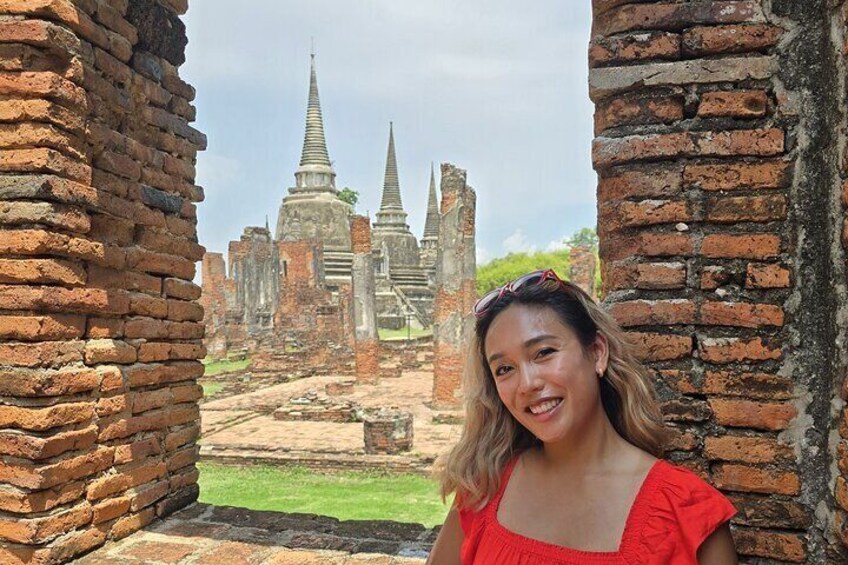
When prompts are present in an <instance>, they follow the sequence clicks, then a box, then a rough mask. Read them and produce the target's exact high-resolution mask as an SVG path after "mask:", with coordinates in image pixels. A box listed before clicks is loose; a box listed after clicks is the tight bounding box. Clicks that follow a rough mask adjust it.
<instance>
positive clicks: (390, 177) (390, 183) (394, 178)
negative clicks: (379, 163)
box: [380, 122, 403, 210]
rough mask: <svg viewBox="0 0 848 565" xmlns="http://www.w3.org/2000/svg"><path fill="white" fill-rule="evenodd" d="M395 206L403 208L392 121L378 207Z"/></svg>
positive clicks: (383, 208)
mask: <svg viewBox="0 0 848 565" xmlns="http://www.w3.org/2000/svg"><path fill="white" fill-rule="evenodd" d="M387 208H396V209H400V210H403V204H402V203H401V201H400V181H398V169H397V158H396V157H395V134H394V131H393V126H392V122H389V151H388V154H387V155H386V176H385V178H384V180H383V200H382V201H381V203H380V209H381V210H385V209H387Z"/></svg>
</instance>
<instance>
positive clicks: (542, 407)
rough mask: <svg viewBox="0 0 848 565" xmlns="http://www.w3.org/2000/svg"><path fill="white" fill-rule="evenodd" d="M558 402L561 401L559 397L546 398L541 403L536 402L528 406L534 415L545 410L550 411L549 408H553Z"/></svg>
mask: <svg viewBox="0 0 848 565" xmlns="http://www.w3.org/2000/svg"><path fill="white" fill-rule="evenodd" d="M560 402H562V400H561V399H557V400H548V401H545V402H543V403H541V404H537V405H535V406H531V407H530V412H532V413H533V414H536V415H539V414H544V413H545V412H550V411H551V410H553V409H554V408H556V407H557V406H559V403H560Z"/></svg>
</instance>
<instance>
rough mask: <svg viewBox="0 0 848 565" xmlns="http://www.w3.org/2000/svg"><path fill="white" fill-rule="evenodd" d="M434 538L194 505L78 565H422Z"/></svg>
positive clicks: (386, 525)
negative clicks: (427, 548)
mask: <svg viewBox="0 0 848 565" xmlns="http://www.w3.org/2000/svg"><path fill="white" fill-rule="evenodd" d="M434 536H435V533H434V532H433V531H431V530H425V529H424V528H423V526H420V525H417V524H397V523H393V522H359V521H348V522H340V521H338V520H334V519H332V518H326V517H321V516H311V515H294V514H284V513H279V512H256V511H251V510H245V509H242V508H231V507H224V506H209V505H206V504H195V505H193V506H191V507H189V508H187V509H186V510H183V511H181V512H177V513H176V514H174V515H173V516H170V517H169V518H166V519H165V520H163V521H162V522H159V523H156V524H154V525H152V526H149V527H147V528H145V529H144V530H142V531H139V532H136V533H135V534H133V535H131V536H129V537H127V538H124V539H122V540H120V541H118V542H110V543H108V544H107V545H105V546H103V547H101V548H99V549H97V550H95V551H94V552H92V553H91V554H89V555H88V556H85V557H82V558H80V559H78V560H77V561H75V563H78V564H79V565H140V564H145V565H166V564H167V565H205V564H212V565H319V564H320V565H358V564H362V565H423V563H424V557H423V556H424V555H425V554H426V547H428V546H429V544H430V543H432V539H433V538H434ZM375 552H386V553H375ZM389 552H391V553H393V554H387V553H389ZM407 555H414V556H415V557H411V556H407Z"/></svg>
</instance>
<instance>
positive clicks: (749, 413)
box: [709, 398, 797, 431]
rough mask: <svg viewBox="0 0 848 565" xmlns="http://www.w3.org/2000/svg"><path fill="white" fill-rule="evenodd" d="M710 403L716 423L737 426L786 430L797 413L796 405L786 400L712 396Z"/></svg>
mask: <svg viewBox="0 0 848 565" xmlns="http://www.w3.org/2000/svg"><path fill="white" fill-rule="evenodd" d="M709 403H710V406H711V407H712V409H713V412H714V413H715V420H716V423H718V424H719V425H722V426H729V427H735V428H753V429H758V430H768V431H778V430H785V429H786V428H788V427H789V424H790V423H791V422H792V420H793V419H794V418H795V416H796V415H797V412H796V410H795V407H794V406H792V405H791V404H788V403H785V402H758V401H753V400H736V399H733V400H731V399H723V398H711V399H710V400H709Z"/></svg>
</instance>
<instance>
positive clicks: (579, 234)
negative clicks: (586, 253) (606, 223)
mask: <svg viewBox="0 0 848 565" xmlns="http://www.w3.org/2000/svg"><path fill="white" fill-rule="evenodd" d="M565 244H566V245H567V246H568V247H569V248H570V247H588V248H590V249H593V250H594V251H595V253H597V252H598V234H597V233H595V230H593V229H592V228H581V229H579V230H578V231H576V232H574V235H572V236H571V237H569V238H568V239H566V240H565Z"/></svg>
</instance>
